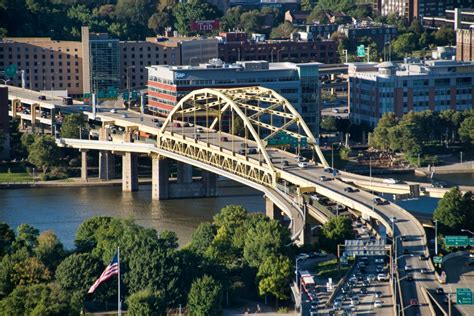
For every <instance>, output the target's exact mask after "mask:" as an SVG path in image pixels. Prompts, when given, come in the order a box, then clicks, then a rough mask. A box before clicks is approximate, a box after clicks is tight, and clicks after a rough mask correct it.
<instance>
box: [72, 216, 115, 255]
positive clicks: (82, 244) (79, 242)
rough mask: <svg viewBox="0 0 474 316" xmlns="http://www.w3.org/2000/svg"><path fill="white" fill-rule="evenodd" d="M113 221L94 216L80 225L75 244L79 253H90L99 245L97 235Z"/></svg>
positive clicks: (104, 217)
mask: <svg viewBox="0 0 474 316" xmlns="http://www.w3.org/2000/svg"><path fill="white" fill-rule="evenodd" d="M112 221H113V218H112V217H106V216H94V217H90V218H88V219H87V220H85V221H84V222H82V223H81V225H79V228H78V229H77V230H76V238H75V239H74V244H75V245H76V248H77V251H78V252H90V251H92V249H94V248H95V246H96V245H97V239H96V233H97V230H98V229H99V228H100V227H106V226H108V225H109V224H110V223H111V222H112Z"/></svg>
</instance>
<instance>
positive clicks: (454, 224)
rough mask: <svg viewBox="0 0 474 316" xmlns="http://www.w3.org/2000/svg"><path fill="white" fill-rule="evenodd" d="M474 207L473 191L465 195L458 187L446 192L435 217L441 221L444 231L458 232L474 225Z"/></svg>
mask: <svg viewBox="0 0 474 316" xmlns="http://www.w3.org/2000/svg"><path fill="white" fill-rule="evenodd" d="M473 209H474V201H473V200H472V193H471V192H468V193H465V194H464V195H463V194H462V192H461V191H460V190H459V188H457V187H456V188H453V189H451V190H449V191H448V192H446V193H445V194H444V196H443V198H442V199H441V200H440V201H439V202H438V207H437V208H436V209H435V211H434V213H433V218H434V219H435V220H438V221H439V224H440V226H441V227H440V231H441V232H442V233H449V232H456V231H459V230H460V229H462V228H466V227H473V225H474V218H473V216H472V210H473Z"/></svg>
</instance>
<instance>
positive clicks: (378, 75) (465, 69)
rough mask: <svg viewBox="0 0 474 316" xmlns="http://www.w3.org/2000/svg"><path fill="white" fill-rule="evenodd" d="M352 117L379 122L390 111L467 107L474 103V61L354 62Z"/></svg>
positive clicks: (349, 72) (350, 76)
mask: <svg viewBox="0 0 474 316" xmlns="http://www.w3.org/2000/svg"><path fill="white" fill-rule="evenodd" d="M348 75H349V107H350V118H351V120H352V121H353V122H354V123H357V124H360V123H367V124H369V125H371V126H375V125H376V124H377V122H378V120H379V119H380V118H381V117H382V115H383V114H384V113H386V112H393V113H395V114H396V115H397V116H399V117H401V116H402V115H403V114H405V113H407V112H409V111H415V112H419V111H424V110H432V111H443V110H448V109H453V110H456V111H464V110H468V109H472V107H473V102H474V98H473V94H474V89H473V83H474V63H466V62H456V61H451V60H430V61H426V62H422V61H420V60H414V59H413V60H406V61H405V62H404V63H401V64H395V63H392V62H383V63H380V64H377V63H351V64H349V69H348Z"/></svg>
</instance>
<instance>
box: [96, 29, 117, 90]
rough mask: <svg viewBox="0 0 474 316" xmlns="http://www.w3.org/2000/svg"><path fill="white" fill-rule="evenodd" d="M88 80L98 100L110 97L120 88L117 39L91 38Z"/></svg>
mask: <svg viewBox="0 0 474 316" xmlns="http://www.w3.org/2000/svg"><path fill="white" fill-rule="evenodd" d="M89 51H90V80H91V91H94V92H96V93H97V95H98V97H99V98H104V97H106V96H107V95H112V94H113V92H114V91H115V92H116V93H117V92H118V90H119V88H120V49H119V41H118V40H117V39H109V38H97V39H95V38H91V39H90V41H89Z"/></svg>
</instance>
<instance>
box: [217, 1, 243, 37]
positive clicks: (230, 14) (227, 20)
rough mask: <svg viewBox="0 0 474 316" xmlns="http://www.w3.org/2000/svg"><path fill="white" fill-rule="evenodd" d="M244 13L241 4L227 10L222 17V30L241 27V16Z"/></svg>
mask: <svg viewBox="0 0 474 316" xmlns="http://www.w3.org/2000/svg"><path fill="white" fill-rule="evenodd" d="M242 13H243V11H242V7H241V6H236V7H232V8H230V9H229V10H227V12H226V14H225V15H224V16H223V17H222V19H221V23H220V29H221V31H224V32H227V31H233V30H236V29H238V28H240V16H241V15H242Z"/></svg>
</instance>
